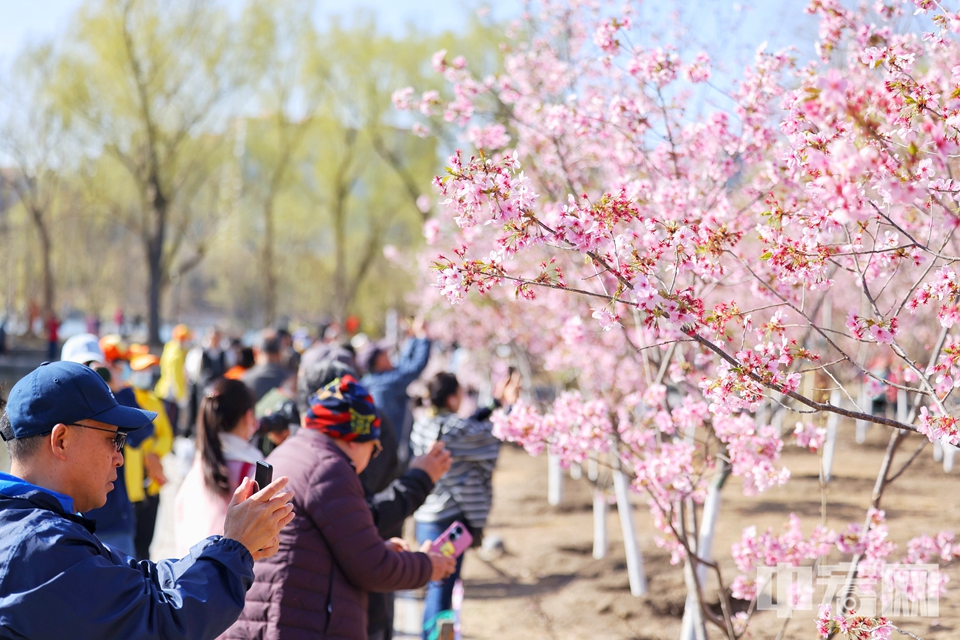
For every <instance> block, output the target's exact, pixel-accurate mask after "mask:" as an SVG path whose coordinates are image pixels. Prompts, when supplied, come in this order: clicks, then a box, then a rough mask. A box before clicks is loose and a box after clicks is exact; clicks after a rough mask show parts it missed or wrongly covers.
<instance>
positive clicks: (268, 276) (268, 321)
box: [260, 202, 277, 327]
mask: <svg viewBox="0 0 960 640" xmlns="http://www.w3.org/2000/svg"><path fill="white" fill-rule="evenodd" d="M274 226H275V225H274V219H273V203H272V202H270V203H268V204H267V205H266V206H264V208H263V249H262V251H261V253H260V259H261V261H262V264H261V265H260V270H261V272H262V276H263V326H265V327H269V326H271V325H273V323H274V321H275V320H276V319H277V273H276V267H275V265H274V260H273V243H274V239H273V238H274V235H275V234H274Z"/></svg>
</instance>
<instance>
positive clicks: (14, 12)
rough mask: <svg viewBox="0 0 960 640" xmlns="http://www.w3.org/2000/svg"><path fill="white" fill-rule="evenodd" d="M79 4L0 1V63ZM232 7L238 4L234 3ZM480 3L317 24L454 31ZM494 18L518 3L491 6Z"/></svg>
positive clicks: (407, 8)
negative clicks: (373, 21) (358, 22)
mask: <svg viewBox="0 0 960 640" xmlns="http://www.w3.org/2000/svg"><path fill="white" fill-rule="evenodd" d="M81 4H83V1H82V0H0V59H4V60H9V59H10V58H11V57H12V56H13V55H15V54H16V52H17V51H18V50H19V49H20V48H21V47H22V46H23V45H24V44H25V43H27V42H28V41H30V40H36V39H46V38H49V37H51V36H56V35H57V34H60V33H63V32H64V31H66V29H67V28H68V27H69V24H70V16H71V14H72V13H73V12H74V11H75V10H76V9H77V7H79V6H80V5H81ZM236 4H240V3H239V2H237V3H236ZM480 4H481V3H480V2H479V1H478V2H469V3H468V2H461V1H458V0H441V1H437V0H336V2H332V1H330V0H318V2H317V20H318V21H321V20H323V19H324V17H326V16H328V15H331V14H341V15H350V14H351V13H353V12H354V11H355V10H357V9H370V10H373V11H374V12H376V14H377V19H378V22H379V24H380V25H382V26H385V27H386V28H388V29H390V30H394V29H396V30H397V31H403V30H404V28H405V27H406V26H407V25H408V24H413V25H415V26H416V27H418V28H420V29H425V30H428V31H442V30H444V29H456V28H458V27H460V26H461V25H463V24H464V23H465V16H466V15H467V12H468V11H469V9H468V7H476V6H480ZM491 4H492V5H494V10H495V12H496V14H497V15H503V12H504V11H505V10H509V9H510V8H512V7H514V6H519V4H520V3H519V2H516V3H514V2H509V1H508V2H503V1H501V2H493V3H491Z"/></svg>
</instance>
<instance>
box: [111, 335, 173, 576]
mask: <svg viewBox="0 0 960 640" xmlns="http://www.w3.org/2000/svg"><path fill="white" fill-rule="evenodd" d="M130 350H131V352H136V351H144V349H143V348H138V346H137V345H133V346H131V349H130ZM129 366H130V380H129V381H130V384H131V386H133V393H134V394H135V395H136V397H137V404H139V405H140V408H141V409H145V410H147V411H153V412H154V413H156V414H157V417H156V418H154V420H153V430H154V433H153V436H152V437H150V438H147V439H146V440H144V441H143V443H142V444H141V445H140V446H139V447H130V446H127V447H126V448H125V449H124V458H125V459H126V462H125V463H124V465H123V468H124V472H125V474H126V476H125V479H126V481H127V494H128V495H129V496H130V502H132V503H133V510H134V513H135V514H136V517H137V529H136V533H135V535H134V540H133V544H134V547H135V549H136V552H137V554H136V557H137V559H138V560H149V559H150V543H151V542H152V541H153V533H154V530H155V529H156V525H157V512H158V511H159V509H160V487H162V486H163V485H165V484H166V483H167V478H166V476H165V475H164V473H163V464H162V463H161V459H162V458H163V457H164V456H165V455H167V454H168V453H170V451H171V450H172V449H173V427H172V426H171V425H170V420H169V418H167V412H166V411H165V410H164V408H163V401H161V400H160V398H159V397H157V394H155V393H154V392H153V387H154V385H155V384H156V380H157V377H158V376H159V375H160V358H158V357H157V356H155V355H152V354H150V353H149V352H147V353H141V354H140V355H135V356H133V357H131V358H130V365H129Z"/></svg>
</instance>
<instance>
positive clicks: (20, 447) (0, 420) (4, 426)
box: [0, 413, 49, 461]
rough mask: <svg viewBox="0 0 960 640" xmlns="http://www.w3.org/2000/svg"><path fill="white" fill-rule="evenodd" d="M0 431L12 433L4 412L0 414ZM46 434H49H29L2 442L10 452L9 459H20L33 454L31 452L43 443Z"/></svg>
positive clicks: (37, 449) (34, 451) (35, 450)
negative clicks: (28, 435) (27, 436)
mask: <svg viewBox="0 0 960 640" xmlns="http://www.w3.org/2000/svg"><path fill="white" fill-rule="evenodd" d="M0 433H5V434H12V433H13V427H12V426H11V424H10V418H9V417H7V414H6V413H3V414H2V415H0ZM48 435H49V434H47V435H39V436H30V437H29V438H11V439H9V440H6V441H5V442H4V444H6V445H7V453H9V454H10V459H11V460H21V461H22V460H26V459H28V458H30V457H31V456H33V454H35V453H36V452H37V451H39V450H40V447H42V446H43V443H44V441H45V440H46V439H47V437H48Z"/></svg>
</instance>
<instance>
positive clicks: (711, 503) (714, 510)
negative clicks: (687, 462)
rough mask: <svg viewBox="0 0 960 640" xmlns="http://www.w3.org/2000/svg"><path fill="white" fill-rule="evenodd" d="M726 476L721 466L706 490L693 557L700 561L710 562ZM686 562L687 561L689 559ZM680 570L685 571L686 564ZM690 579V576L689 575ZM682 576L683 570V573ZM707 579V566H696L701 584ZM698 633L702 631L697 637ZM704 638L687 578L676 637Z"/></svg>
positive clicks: (693, 591)
mask: <svg viewBox="0 0 960 640" xmlns="http://www.w3.org/2000/svg"><path fill="white" fill-rule="evenodd" d="M729 476H730V468H729V467H726V466H725V467H724V469H723V471H721V473H720V475H718V476H717V478H716V479H715V480H714V481H713V482H711V483H710V488H709V489H708V490H707V497H706V499H705V500H704V502H703V515H702V517H701V519H700V536H699V539H698V540H697V556H698V557H699V558H702V559H703V560H706V561H708V562H709V561H710V560H712V558H713V534H714V531H716V528H717V519H718V517H719V516H720V503H721V495H720V491H721V490H722V489H723V485H724V483H726V481H727V478H728V477H729ZM687 564H690V563H689V562H688V563H687ZM684 571H685V572H686V571H687V568H686V566H685V567H684ZM690 577H691V578H692V576H690ZM684 578H685V579H686V573H684ZM706 579H707V568H706V567H705V566H703V565H702V564H701V565H698V566H697V580H699V582H700V584H701V585H703V584H705V583H706ZM701 632H702V633H703V634H704V635H703V636H701V635H700V634H701ZM705 637H706V629H705V625H704V623H703V616H702V615H701V611H700V606H699V604H698V602H697V594H696V584H695V583H694V582H693V581H692V580H691V581H689V582H687V601H686V604H685V605H684V608H683V623H682V626H681V627H680V640H701V638H705Z"/></svg>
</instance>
